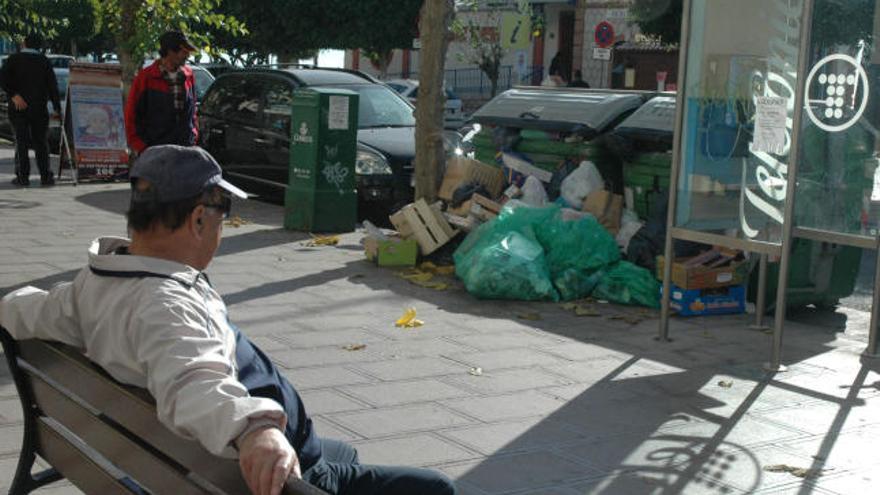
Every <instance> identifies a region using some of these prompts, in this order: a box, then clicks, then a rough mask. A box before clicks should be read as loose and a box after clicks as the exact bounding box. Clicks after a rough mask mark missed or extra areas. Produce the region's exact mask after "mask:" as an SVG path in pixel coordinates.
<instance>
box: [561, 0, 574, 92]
mask: <svg viewBox="0 0 880 495" xmlns="http://www.w3.org/2000/svg"><path fill="white" fill-rule="evenodd" d="M573 59H574V11H563V12H560V13H559V63H560V67H559V68H560V71H561V75H562V77H563V78H564V79H565V81H566V82H568V81H571V64H572V60H573Z"/></svg>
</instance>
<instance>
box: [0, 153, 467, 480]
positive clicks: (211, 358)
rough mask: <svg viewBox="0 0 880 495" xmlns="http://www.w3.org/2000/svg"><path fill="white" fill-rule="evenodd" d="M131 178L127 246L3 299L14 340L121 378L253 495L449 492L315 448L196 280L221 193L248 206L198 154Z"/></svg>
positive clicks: (273, 381)
mask: <svg viewBox="0 0 880 495" xmlns="http://www.w3.org/2000/svg"><path fill="white" fill-rule="evenodd" d="M131 178H132V194H131V206H130V209H129V211H128V227H129V232H130V234H131V241H129V240H127V239H123V238H112V237H104V238H100V239H98V240H96V241H95V242H94V243H93V244H92V246H91V248H90V250H89V265H88V266H87V267H86V268H83V269H82V270H81V271H80V272H79V274H78V275H77V276H76V279H75V280H74V281H73V282H72V283H66V284H61V285H58V286H55V287H54V288H52V290H50V291H49V292H45V291H42V290H39V289H36V288H34V287H25V288H23V289H19V290H17V291H14V292H12V293H10V294H8V295H6V296H5V297H4V298H3V299H2V301H0V324H2V326H4V327H5V328H6V329H7V330H9V332H10V333H11V334H12V336H13V337H14V338H16V339H30V338H37V339H47V340H55V341H60V342H63V343H65V344H69V345H72V346H75V347H78V348H80V349H83V350H84V353H85V355H86V356H87V357H88V358H89V359H91V360H92V361H93V362H95V363H97V364H98V365H100V366H101V367H102V368H104V369H105V370H106V371H107V372H108V373H110V375H112V376H113V377H114V378H116V379H117V380H119V381H121V382H123V383H127V384H131V385H135V386H138V387H145V388H147V389H148V390H149V391H150V393H151V394H152V395H153V397H154V398H155V399H156V410H157V413H158V416H159V420H160V421H161V422H162V423H163V424H165V425H166V426H167V427H168V428H170V429H171V430H172V431H174V432H176V433H177V434H179V435H182V436H186V437H190V438H195V439H197V440H198V441H199V442H200V443H201V444H202V445H203V446H204V447H205V448H206V449H207V450H208V451H210V452H211V453H213V454H215V455H223V456H230V457H235V456H237V457H238V458H239V465H240V466H241V470H242V474H243V476H244V479H245V481H246V482H247V484H248V486H249V487H250V489H251V491H252V492H253V493H255V494H260V495H270V494H271V495H277V494H278V493H279V492H280V490H281V487H282V486H283V483H284V481H285V480H286V479H287V477H288V476H289V475H290V474H294V475H296V476H298V477H302V478H303V479H304V480H305V481H307V482H309V483H311V484H312V485H315V486H317V487H319V488H321V489H323V490H325V491H327V492H330V493H340V494H341V493H346V494H348V493H352V494H358V495H367V494H380V493H381V494H383V495H392V494H422V495H424V494H438V495H446V494H454V493H455V487H454V486H453V484H452V482H451V481H449V479H448V478H446V477H445V476H443V475H442V474H440V473H437V472H434V471H430V470H426V469H417V468H409V467H396V466H374V465H365V464H360V463H359V462H358V460H357V453H356V451H355V450H354V448H352V447H351V446H348V445H346V444H343V443H342V442H335V441H326V440H324V441H322V440H321V439H319V438H318V436H317V434H316V432H315V429H314V427H313V425H312V422H311V420H310V419H309V416H308V414H306V411H305V408H304V407H303V403H302V400H301V399H300V397H299V395H298V394H297V393H296V391H295V390H294V389H293V387H292V386H291V385H290V383H289V382H288V381H287V380H286V379H285V378H284V377H283V376H282V375H281V374H280V373H279V372H278V370H277V369H276V368H275V366H274V365H273V364H272V362H271V361H270V360H269V358H268V357H266V355H265V354H263V352H262V351H260V349H258V348H257V347H256V346H255V345H253V344H252V343H251V342H250V341H249V340H248V339H247V337H245V336H244V335H243V334H242V333H241V332H240V331H239V330H238V329H237V328H236V327H235V326H233V325H232V324H231V323H230V322H229V321H228V319H227V311H226V305H225V304H224V303H223V300H222V299H221V298H220V295H219V294H218V293H217V292H216V291H215V290H214V289H213V288H212V287H211V284H210V282H209V281H208V278H207V276H206V275H205V273H204V272H203V270H205V268H207V266H208V264H209V263H210V261H211V259H212V258H213V256H214V253H215V251H216V250H217V247H218V246H219V245H220V237H221V233H222V229H223V220H224V219H225V218H227V216H228V215H229V211H230V207H231V204H232V198H231V196H230V194H231V195H235V196H238V197H241V198H245V197H247V195H246V194H245V193H244V192H243V191H241V190H240V189H238V188H237V187H235V186H233V185H232V184H229V183H228V182H226V181H224V180H223V179H222V176H221V172H220V166H219V165H218V164H217V162H216V161H215V160H214V159H213V158H212V157H211V156H210V155H209V154H208V153H207V152H205V151H204V150H202V149H201V148H194V147H181V146H174V145H166V146H156V147H152V148H149V149H148V150H147V151H145V152H144V153H143V154H142V155H141V156H140V157H139V158H138V160H137V162H136V163H135V164H134V167H133V168H132V170H131ZM236 451H237V452H236Z"/></svg>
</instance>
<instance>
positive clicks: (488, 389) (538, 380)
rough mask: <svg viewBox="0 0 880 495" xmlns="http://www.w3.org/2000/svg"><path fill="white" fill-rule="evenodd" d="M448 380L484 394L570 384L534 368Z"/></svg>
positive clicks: (484, 371) (563, 379)
mask: <svg viewBox="0 0 880 495" xmlns="http://www.w3.org/2000/svg"><path fill="white" fill-rule="evenodd" d="M446 380H447V381H448V382H451V383H455V384H457V385H461V386H462V387H464V388H466V389H470V390H473V391H475V392H479V393H482V394H500V393H504V392H515V391H519V390H529V389H539V388H544V387H554V386H561V385H567V384H568V383H570V381H569V380H566V379H565V378H561V377H559V376H555V375H551V374H549V373H546V372H544V371H541V370H540V369H534V368H522V369H509V370H488V371H487V370H483V373H482V374H481V375H477V376H475V375H460V376H455V377H449V378H447V379H446Z"/></svg>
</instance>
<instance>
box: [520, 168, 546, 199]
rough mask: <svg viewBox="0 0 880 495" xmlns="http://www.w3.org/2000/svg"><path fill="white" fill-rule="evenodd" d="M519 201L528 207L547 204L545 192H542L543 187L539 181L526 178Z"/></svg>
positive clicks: (530, 177) (531, 177) (533, 178)
mask: <svg viewBox="0 0 880 495" xmlns="http://www.w3.org/2000/svg"><path fill="white" fill-rule="evenodd" d="M520 200H522V202H523V203H526V204H528V205H529V206H544V205H545V204H547V191H545V190H544V186H543V184H541V181H540V180H539V179H537V178H535V177H534V176H531V175H530V176H528V177H526V181H525V183H523V186H522V197H521V198H520Z"/></svg>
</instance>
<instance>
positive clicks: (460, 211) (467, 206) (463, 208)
mask: <svg viewBox="0 0 880 495" xmlns="http://www.w3.org/2000/svg"><path fill="white" fill-rule="evenodd" d="M473 204H474V202H473V200H471V199H469V200H467V201H465V202H464V203H462V204H460V205H458V207H456V208H453V207H451V206H450V207H447V208H446V212H447V213H450V214H452V215H456V216H459V217H466V216H468V214H470V212H471V205H473Z"/></svg>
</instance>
